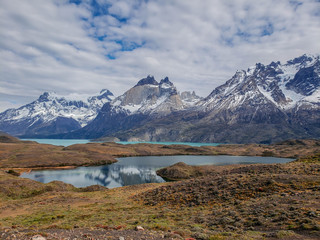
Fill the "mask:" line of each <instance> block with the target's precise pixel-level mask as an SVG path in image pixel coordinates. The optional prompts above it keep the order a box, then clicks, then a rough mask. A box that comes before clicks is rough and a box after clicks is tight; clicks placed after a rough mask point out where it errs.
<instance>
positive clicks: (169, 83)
mask: <svg viewBox="0 0 320 240" xmlns="http://www.w3.org/2000/svg"><path fill="white" fill-rule="evenodd" d="M162 84H168V85H170V86H173V83H172V82H170V80H169V78H168V77H165V78H164V79H162V80H161V81H160V85H162Z"/></svg>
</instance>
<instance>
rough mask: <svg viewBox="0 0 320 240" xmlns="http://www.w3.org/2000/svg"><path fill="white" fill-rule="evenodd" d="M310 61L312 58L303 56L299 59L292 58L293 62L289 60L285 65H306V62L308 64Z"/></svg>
mask: <svg viewBox="0 0 320 240" xmlns="http://www.w3.org/2000/svg"><path fill="white" fill-rule="evenodd" d="M310 61H312V57H310V56H308V55H307V54H303V55H302V56H300V57H297V58H294V59H293V60H289V61H288V62H287V64H288V65H289V64H303V63H306V62H310Z"/></svg>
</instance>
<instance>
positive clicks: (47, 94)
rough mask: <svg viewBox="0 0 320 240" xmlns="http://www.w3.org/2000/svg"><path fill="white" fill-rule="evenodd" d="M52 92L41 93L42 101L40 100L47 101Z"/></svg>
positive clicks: (40, 98)
mask: <svg viewBox="0 0 320 240" xmlns="http://www.w3.org/2000/svg"><path fill="white" fill-rule="evenodd" d="M50 94H51V93H49V92H44V93H43V94H41V95H40V97H39V98H38V100H39V101H40V102H45V101H49V98H48V97H49V95H50Z"/></svg>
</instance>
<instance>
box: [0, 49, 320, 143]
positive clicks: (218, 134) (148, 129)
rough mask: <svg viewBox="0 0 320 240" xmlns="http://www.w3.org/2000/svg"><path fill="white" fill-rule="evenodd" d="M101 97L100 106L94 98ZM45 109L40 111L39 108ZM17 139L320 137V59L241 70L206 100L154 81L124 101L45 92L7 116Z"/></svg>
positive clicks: (3, 123)
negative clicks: (70, 98)
mask: <svg viewBox="0 0 320 240" xmlns="http://www.w3.org/2000/svg"><path fill="white" fill-rule="evenodd" d="M93 99H94V100H93ZM40 106H41V107H40ZM0 130H2V131H5V132H8V133H10V134H13V135H15V136H26V137H34V136H37V137H50V138H90V139H92V138H103V137H108V138H110V137H111V138H114V139H120V140H124V141H183V142H228V143H249V142H257V143H271V142H275V141H280V140H285V139H290V138H319V137H320V61H319V55H316V56H313V55H303V56H300V57H298V58H295V59H293V60H289V61H288V62H286V63H284V64H281V63H280V62H272V63H270V64H269V65H263V64H261V63H258V64H256V65H255V66H252V67H250V68H248V69H247V70H241V71H237V72H236V73H235V75H234V76H233V77H232V78H231V79H229V80H228V81H227V82H226V83H225V84H223V85H221V86H219V87H217V88H215V89H214V90H213V91H212V92H211V93H210V94H209V96H207V97H206V98H201V97H199V96H197V95H196V94H195V93H194V92H183V93H179V92H178V91H177V89H176V87H175V86H174V84H173V83H172V82H171V81H170V80H169V79H168V78H167V77H166V78H164V79H162V80H161V81H160V82H158V81H156V80H155V79H154V77H152V76H148V77H146V78H144V79H141V80H140V81H139V82H138V83H137V84H136V85H135V86H133V87H132V88H130V89H129V90H128V91H126V92H125V93H124V94H123V95H121V96H118V97H113V95H112V93H111V92H110V91H107V90H105V91H102V92H101V94H100V95H98V96H95V97H91V98H88V99H87V101H85V102H83V101H71V100H66V99H65V98H63V97H57V96H55V95H52V94H49V93H44V94H43V95H41V96H40V97H39V99H38V100H36V101H35V102H33V103H31V104H28V105H25V106H23V107H21V108H19V109H9V110H7V111H5V112H3V113H1V114H0Z"/></svg>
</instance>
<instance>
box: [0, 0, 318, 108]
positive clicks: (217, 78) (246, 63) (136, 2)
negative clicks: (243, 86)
mask: <svg viewBox="0 0 320 240" xmlns="http://www.w3.org/2000/svg"><path fill="white" fill-rule="evenodd" d="M304 53H307V54H319V53H320V1H319V0H300V1H299V0H281V1H279V0H261V1H256V0H198V1H191V0H190V1H186V0H170V1H169V0H69V1H67V0H45V1H43V0H28V1H21V0H0V111H4V110H5V109H7V108H13V107H14V108H16V107H19V106H21V105H23V104H26V103H29V102H31V101H33V100H35V99H37V98H38V96H39V95H40V94H41V93H43V92H45V91H54V92H56V93H57V94H59V95H69V94H78V95H79V96H87V95H95V94H97V93H98V92H100V90H101V89H109V90H110V91H111V92H113V93H114V95H115V96H118V95H121V94H123V93H124V92H125V91H126V90H128V89H129V88H131V87H132V86H134V85H135V84H136V83H137V81H138V80H140V79H141V78H144V77H146V76H147V75H153V76H154V77H155V78H156V80H158V81H160V80H161V79H163V78H164V77H166V76H168V77H169V79H170V80H171V81H172V82H173V83H174V84H175V86H176V87H177V89H178V91H192V90H195V91H196V93H197V94H198V95H200V96H203V97H205V96H207V95H208V94H209V93H210V92H211V91H212V90H213V89H214V88H215V87H217V86H219V85H221V84H223V83H224V82H225V81H227V80H228V79H230V78H231V77H232V76H233V75H234V73H235V72H236V71H237V70H240V69H247V68H248V67H250V66H252V65H255V63H257V62H260V63H263V64H269V63H270V62H271V61H278V60H279V61H281V62H283V63H285V62H286V61H287V60H289V59H293V58H295V57H298V56H301V55H303V54H304Z"/></svg>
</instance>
